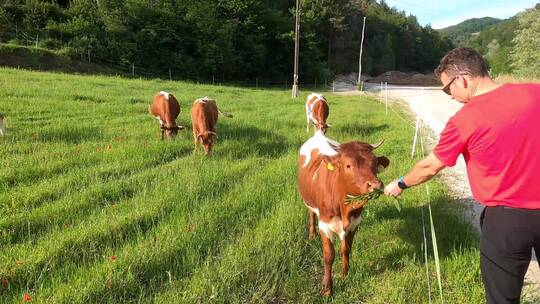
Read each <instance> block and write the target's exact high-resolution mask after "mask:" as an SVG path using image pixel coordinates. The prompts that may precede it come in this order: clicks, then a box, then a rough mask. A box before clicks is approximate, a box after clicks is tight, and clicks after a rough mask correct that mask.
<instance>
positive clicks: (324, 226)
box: [319, 216, 362, 241]
mask: <svg viewBox="0 0 540 304" xmlns="http://www.w3.org/2000/svg"><path fill="white" fill-rule="evenodd" d="M361 221H362V216H358V217H356V218H353V217H351V222H350V224H349V226H347V228H346V229H343V221H342V220H341V217H339V216H334V217H333V218H332V219H331V220H330V222H329V223H326V222H323V221H321V219H319V230H321V231H322V232H323V233H324V234H325V235H326V237H327V238H329V239H330V241H333V236H334V233H335V234H337V235H338V236H339V239H340V240H343V239H345V236H346V235H347V234H348V233H349V232H351V231H354V229H356V227H358V225H359V224H360V222H361Z"/></svg>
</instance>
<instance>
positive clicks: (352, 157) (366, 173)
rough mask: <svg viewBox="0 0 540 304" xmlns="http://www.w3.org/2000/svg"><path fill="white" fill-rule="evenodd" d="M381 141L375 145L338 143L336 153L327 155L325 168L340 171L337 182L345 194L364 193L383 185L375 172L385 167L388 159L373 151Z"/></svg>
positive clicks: (388, 161) (388, 162) (380, 187)
mask: <svg viewBox="0 0 540 304" xmlns="http://www.w3.org/2000/svg"><path fill="white" fill-rule="evenodd" d="M382 143H383V141H381V142H379V143H378V144H375V145H371V144H367V143H363V142H357V141H355V142H348V143H344V144H341V145H340V147H339V153H338V154H337V155H334V156H328V157H327V159H326V162H327V163H328V165H327V168H328V170H337V171H338V172H339V173H340V174H339V179H340V181H339V183H340V185H342V186H343V187H344V189H343V190H344V191H345V194H349V195H360V194H366V193H369V192H372V191H373V190H374V189H382V188H383V187H384V185H383V183H382V182H381V180H379V178H378V177H377V173H378V172H379V170H381V169H383V168H386V167H387V166H388V165H389V164H390V160H388V158H386V157H385V156H379V157H377V156H375V154H374V153H373V150H375V149H376V148H378V147H379V146H380V145H381V144H382Z"/></svg>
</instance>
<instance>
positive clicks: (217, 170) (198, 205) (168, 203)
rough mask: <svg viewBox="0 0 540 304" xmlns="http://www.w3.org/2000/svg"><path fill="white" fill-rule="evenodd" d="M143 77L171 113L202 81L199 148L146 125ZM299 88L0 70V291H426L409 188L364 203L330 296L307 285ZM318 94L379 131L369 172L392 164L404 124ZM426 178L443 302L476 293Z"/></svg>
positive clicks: (186, 299) (417, 192) (459, 243)
mask: <svg viewBox="0 0 540 304" xmlns="http://www.w3.org/2000/svg"><path fill="white" fill-rule="evenodd" d="M160 90H168V91H170V92H172V93H174V94H175V95H176V96H177V98H179V100H180V102H181V107H182V112H181V114H180V117H179V122H180V123H181V124H184V125H188V126H189V125H190V123H189V115H188V113H189V108H190V105H191V103H192V101H193V100H195V99H196V98H199V97H202V96H206V95H208V96H211V97H214V98H215V99H216V100H217V102H218V105H219V106H220V108H221V109H222V110H225V111H228V112H231V113H232V114H234V118H233V119H227V118H220V120H219V122H218V136H219V139H218V143H217V145H216V146H215V149H214V153H213V155H212V156H210V157H205V156H204V155H203V153H202V152H201V151H200V150H199V151H196V152H194V151H193V139H192V135H191V131H190V130H187V131H182V132H181V133H180V135H179V137H178V138H177V139H176V140H175V141H161V140H160V139H159V138H160V131H159V128H158V125H157V122H156V121H155V120H154V119H153V118H151V117H150V115H149V114H148V105H149V103H150V100H151V98H152V96H153V94H154V93H155V92H157V91H160ZM308 93H309V92H307V91H306V92H303V94H302V96H301V98H299V99H292V98H290V92H289V91H281V90H254V89H243V88H236V87H223V86H207V85H196V84H191V83H179V82H169V81H162V80H140V79H132V80H128V79H122V78H119V77H92V76H73V75H64V74H53V73H38V72H28V71H22V70H14V69H0V112H3V113H4V115H5V116H6V131H7V133H6V136H4V137H1V138H0V164H1V165H2V166H1V169H0V280H4V282H9V283H8V288H7V289H6V288H4V287H2V285H0V303H11V302H21V301H22V297H23V294H24V293H28V294H30V295H31V296H32V302H37V303H154V302H155V303H171V302H178V303H197V302H204V303H207V302H216V303H224V302H227V303H240V302H241V303H268V302H288V303H327V302H335V303H427V302H428V291H427V279H426V273H425V266H424V262H423V247H422V219H421V210H422V209H421V208H422V206H423V205H424V204H425V203H426V201H427V197H426V194H425V190H424V188H423V187H417V188H413V189H411V190H408V191H407V192H406V193H405V194H404V195H403V197H402V198H401V200H400V203H401V207H402V210H401V212H398V211H397V210H396V208H395V206H394V204H393V202H392V201H391V200H389V199H385V198H383V197H380V198H379V199H377V200H374V201H372V202H370V204H369V205H368V207H367V210H366V212H365V213H364V221H363V222H362V224H361V225H360V228H359V229H360V230H359V232H358V233H357V235H356V239H355V242H354V244H353V250H352V258H351V269H350V274H349V276H348V277H347V278H346V279H343V278H341V277H339V275H338V273H339V270H340V258H339V254H337V255H336V256H337V258H336V261H335V263H334V274H335V276H334V279H335V282H334V296H333V297H331V298H321V297H320V296H319V288H320V283H321V278H322V269H323V267H322V250H321V245H320V240H318V239H316V240H314V241H309V239H308V217H307V210H306V208H305V207H304V205H303V204H302V201H301V199H300V196H299V194H298V191H297V189H296V162H297V153H298V150H299V148H300V146H301V145H302V143H303V142H304V141H305V140H306V139H307V138H308V136H309V134H311V133H309V134H308V133H306V132H305V116H304V115H305V114H304V100H305V97H306V95H307V94H308ZM327 97H328V99H329V102H330V107H331V113H330V117H329V122H330V123H331V124H332V125H333V127H332V128H331V129H329V131H328V135H329V137H331V138H333V139H336V140H338V141H341V142H345V141H348V140H353V139H356V140H362V141H366V142H371V143H374V142H377V141H379V140H380V139H382V138H384V139H385V140H386V141H385V144H383V145H382V146H381V147H380V148H379V149H378V150H377V154H378V155H386V156H387V157H388V158H389V159H390V161H391V163H390V166H389V167H388V169H387V170H386V171H384V172H383V173H381V174H380V177H381V178H382V180H383V181H385V182H389V181H390V180H391V179H392V178H394V177H396V176H399V175H401V174H403V173H404V172H405V171H406V170H408V169H409V168H410V166H411V165H412V164H413V160H411V159H410V158H409V156H408V155H409V151H410V145H411V143H412V135H413V131H414V130H412V129H411V128H410V127H408V126H405V125H404V124H403V122H402V121H401V120H400V118H398V117H397V116H396V115H395V113H393V112H390V113H389V114H388V115H385V114H384V113H385V112H384V107H383V106H381V105H380V104H379V103H378V102H377V101H376V100H374V99H372V98H369V97H359V96H334V95H332V94H331V93H328V94H327ZM430 189H431V193H432V195H431V201H432V207H433V211H434V217H435V218H434V220H435V225H436V229H437V231H436V232H437V238H438V245H439V254H440V258H441V267H442V278H443V292H444V298H445V302H446V303H480V302H483V288H482V284H481V278H480V272H479V265H478V260H479V257H478V236H477V235H476V234H475V232H474V231H473V229H472V228H471V227H470V226H469V225H468V224H466V223H465V222H464V220H463V219H462V216H460V215H459V214H460V212H459V207H458V205H457V204H456V203H455V202H454V201H453V200H452V199H451V198H450V197H449V195H448V193H447V189H446V188H445V187H444V185H443V184H442V183H441V182H440V181H438V180H434V181H432V182H430ZM426 220H427V219H426ZM426 223H428V222H426ZM428 236H429V231H428ZM428 244H430V242H429V241H428ZM338 247H339V246H336V250H337V251H338V252H339V248H338ZM429 248H430V262H429V270H430V273H429V276H430V280H431V284H432V290H433V298H434V299H435V303H437V302H438V298H439V295H438V291H437V290H438V289H437V287H436V285H435V284H436V274H435V267H434V262H433V255H432V253H431V246H430V247H429Z"/></svg>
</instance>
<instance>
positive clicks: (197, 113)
mask: <svg viewBox="0 0 540 304" xmlns="http://www.w3.org/2000/svg"><path fill="white" fill-rule="evenodd" d="M218 114H222V115H223V116H225V117H229V118H231V117H232V115H231V114H229V113H225V112H222V111H221V110H220V109H219V108H218V106H217V105H216V101H215V100H213V99H211V98H208V97H203V98H200V99H197V100H195V102H194V103H193V107H191V124H192V126H193V139H194V140H195V148H197V144H198V143H199V142H201V144H202V146H203V147H204V154H206V155H208V154H209V153H210V152H211V151H212V146H213V145H214V143H215V142H216V141H217V133H216V125H217V120H218Z"/></svg>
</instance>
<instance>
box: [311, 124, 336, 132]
mask: <svg viewBox="0 0 540 304" xmlns="http://www.w3.org/2000/svg"><path fill="white" fill-rule="evenodd" d="M331 126H332V125H330V124H326V123H316V124H315V127H316V128H317V130H321V131H322V132H323V133H324V134H326V130H327V129H328V128H330V127H331Z"/></svg>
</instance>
